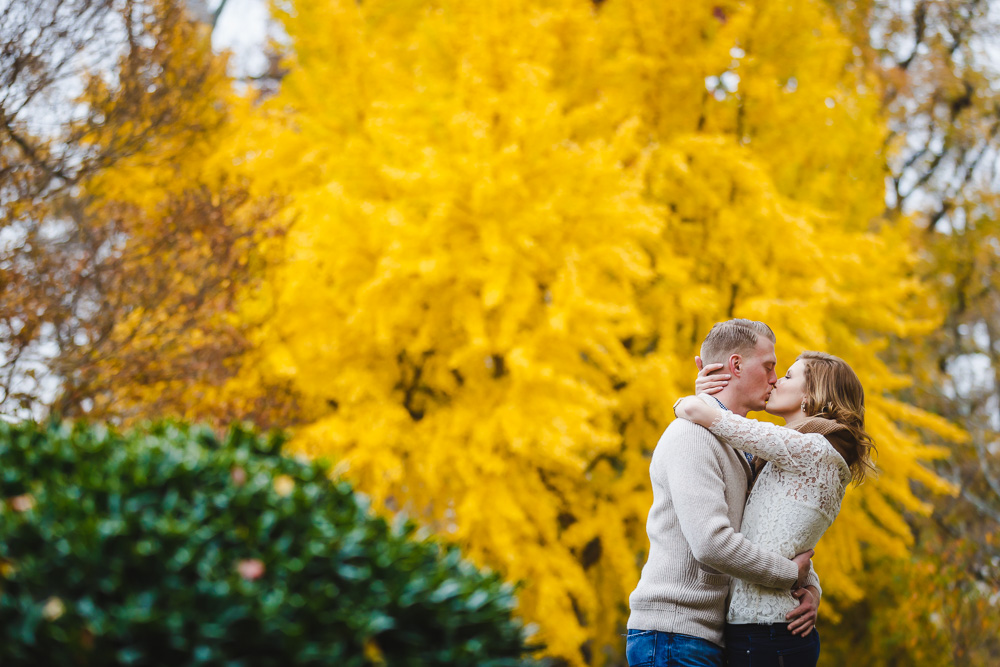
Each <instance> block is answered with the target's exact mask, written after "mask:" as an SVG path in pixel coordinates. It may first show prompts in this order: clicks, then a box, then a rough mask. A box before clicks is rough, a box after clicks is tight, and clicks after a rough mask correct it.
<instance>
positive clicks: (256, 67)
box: [209, 0, 268, 76]
mask: <svg viewBox="0 0 1000 667" xmlns="http://www.w3.org/2000/svg"><path fill="white" fill-rule="evenodd" d="M209 6H210V7H213V8H214V7H218V6H219V2H218V0H209ZM267 19H268V10H267V0H228V2H226V6H225V8H224V9H223V10H222V15H221V16H220V17H219V22H218V23H217V24H216V26H215V31H214V32H213V33H212V45H213V46H214V47H215V48H216V49H218V50H222V49H229V50H231V51H232V52H233V55H234V58H233V63H232V65H233V72H232V73H233V74H234V75H236V76H245V75H250V76H252V75H254V74H261V73H262V72H263V71H264V69H265V68H266V66H267V61H266V60H265V58H264V46H265V44H266V43H267V23H268V20H267Z"/></svg>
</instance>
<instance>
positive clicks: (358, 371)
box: [191, 0, 962, 664]
mask: <svg viewBox="0 0 1000 667" xmlns="http://www.w3.org/2000/svg"><path fill="white" fill-rule="evenodd" d="M278 13H279V15H280V16H281V18H282V20H283V22H284V25H285V28H286V30H287V33H288V35H289V37H290V50H289V53H288V63H287V66H288V68H289V74H288V76H287V77H286V78H285V79H284V81H283V82H282V86H281V89H280V91H279V93H278V94H277V96H275V97H274V98H273V99H271V100H269V101H267V102H266V103H264V104H263V105H261V106H260V107H259V108H254V109H250V108H248V109H246V111H245V116H244V117H241V118H240V119H239V123H238V125H239V127H240V129H241V134H239V135H238V136H235V137H234V138H233V139H232V140H231V141H230V142H229V143H227V144H225V145H222V146H220V147H219V152H220V154H221V155H222V156H223V158H222V161H224V162H225V161H227V160H228V162H227V164H230V165H231V164H233V163H234V162H238V164H237V166H236V167H235V168H233V169H232V171H233V172H235V173H236V174H237V175H238V176H239V177H240V178H245V179H246V180H247V181H248V182H249V183H251V185H250V186H249V187H250V188H251V191H252V192H253V193H255V194H256V195H257V196H259V197H263V196H269V197H275V196H276V197H278V198H279V199H280V201H282V202H283V203H284V204H283V206H282V207H281V209H280V211H279V212H278V213H277V215H276V216H275V217H274V219H273V221H272V224H273V225H275V226H276V227H277V228H285V227H287V229H288V233H287V236H284V237H282V238H280V239H278V240H275V241H271V242H267V243H263V244H260V245H259V246H258V250H259V252H260V253H261V254H262V256H264V257H265V258H266V259H267V266H268V267H269V268H268V269H267V278H266V280H265V282H264V284H263V286H262V287H261V288H260V289H256V288H255V289H253V290H248V291H246V292H245V293H244V297H243V299H242V300H241V303H240V306H239V309H238V311H237V312H238V314H239V316H240V318H241V319H242V321H243V322H251V323H254V324H256V325H257V326H256V331H255V334H254V336H253V339H252V343H253V346H252V347H253V349H252V351H251V352H249V353H248V354H247V355H246V356H245V357H244V359H243V364H242V370H241V372H240V373H239V374H238V376H237V377H236V378H234V379H233V380H232V381H230V382H228V383H227V384H226V385H225V387H224V388H223V389H222V390H221V391H222V394H224V395H236V396H238V395H247V396H260V395H262V394H264V393H265V390H264V387H265V386H267V385H269V384H270V385H274V384H278V383H286V384H287V385H288V386H290V387H291V388H292V389H291V391H292V392H293V393H294V395H295V397H296V401H297V403H296V404H297V405H298V406H299V411H298V412H297V414H296V416H295V421H298V422H301V423H303V424H306V426H304V427H303V428H301V429H300V430H299V432H298V436H297V439H296V444H297V446H298V447H299V448H300V449H301V450H302V451H304V452H308V453H310V454H312V455H316V456H329V457H331V458H333V459H335V460H337V461H338V462H339V463H338V465H339V470H340V471H341V472H342V473H343V474H344V475H346V476H347V477H348V478H350V479H352V480H353V481H354V482H355V483H357V484H358V486H359V487H360V488H361V489H362V490H364V491H366V492H367V493H369V494H370V495H371V496H372V497H373V498H374V500H375V502H376V505H377V506H378V507H380V508H383V509H385V510H388V511H395V512H404V513H406V514H407V515H409V516H411V517H413V518H414V519H416V520H418V521H420V522H421V523H423V524H424V525H426V526H428V527H430V528H432V529H434V530H436V531H439V532H440V533H442V534H443V535H445V536H447V537H449V538H450V539H455V540H458V541H459V542H461V543H463V544H464V545H465V547H466V549H467V551H468V553H469V554H470V555H472V556H473V557H474V558H475V559H476V560H478V561H480V562H482V563H485V564H490V565H492V566H494V567H497V568H499V569H500V570H502V571H503V572H504V573H505V574H506V575H507V576H509V577H510V578H512V579H516V580H520V581H523V582H524V587H523V589H522V593H521V607H522V611H523V613H524V614H525V615H526V616H527V617H528V618H529V619H531V620H533V621H535V622H536V623H538V624H539V627H540V638H541V639H542V640H543V641H545V642H546V643H547V644H548V647H549V652H550V653H551V654H553V655H556V656H560V657H562V658H563V659H565V660H566V661H568V662H570V663H572V664H582V663H586V662H600V661H602V660H603V656H605V655H607V651H611V653H612V654H614V653H617V652H619V651H620V650H621V642H620V639H619V638H618V637H617V636H616V634H615V633H616V632H617V631H618V630H620V628H621V625H622V622H623V620H624V616H625V614H626V611H627V610H626V609H625V600H626V597H627V595H628V592H629V591H630V590H631V588H632V587H633V586H634V584H635V582H636V581H637V578H638V570H639V567H640V565H641V563H642V550H643V548H644V545H645V535H644V531H643V523H644V518H645V514H646V511H647V509H648V507H649V502H650V498H649V495H648V473H647V465H648V462H647V457H648V454H649V451H650V450H651V448H652V447H653V445H654V444H655V442H656V439H657V437H658V436H659V433H660V432H661V431H662V429H663V427H664V426H665V425H666V423H667V422H668V420H669V405H670V404H671V403H672V402H673V399H674V397H676V396H677V395H679V394H681V393H687V392H688V391H690V387H691V382H692V377H691V376H692V368H693V367H692V361H691V360H692V358H693V356H694V354H695V352H696V350H697V346H698V343H699V342H700V340H701V337H702V336H703V335H704V333H705V332H706V331H707V329H708V328H709V326H710V324H711V323H712V322H713V321H716V320H719V319H725V318H727V317H731V316H747V317H753V318H757V319H764V320H767V321H768V322H770V323H771V324H772V325H773V326H774V328H775V330H776V331H777V333H778V336H779V348H778V349H779V357H780V359H782V360H784V361H785V362H787V363H790V362H791V360H792V359H793V358H794V356H795V354H797V353H798V352H799V351H800V350H802V349H824V350H828V351H830V352H833V353H836V354H839V355H841V356H844V357H845V358H847V359H848V360H849V361H850V362H851V363H852V364H853V365H854V366H855V368H856V369H857V370H858V372H859V374H860V375H861V377H862V380H863V381H864V382H865V385H866V387H867V388H868V391H869V396H870V399H869V405H870V411H869V422H870V425H871V430H872V431H873V432H874V434H875V436H876V439H877V440H878V441H879V444H880V451H881V458H880V462H881V464H882V468H883V470H884V473H883V475H882V476H881V478H880V479H879V481H878V482H877V483H873V484H870V485H866V486H865V487H862V489H860V490H858V491H854V492H852V493H851V494H850V495H849V499H848V501H847V503H846V504H845V509H844V513H843V515H842V517H841V518H840V520H839V521H838V522H837V524H836V525H835V527H834V529H833V530H832V531H831V533H830V534H829V535H828V537H827V538H825V539H824V541H823V543H822V544H821V547H820V552H819V555H818V557H817V564H818V567H819V570H820V573H821V576H823V577H824V580H825V582H826V585H827V591H828V593H829V594H830V595H831V596H833V597H837V596H839V597H840V598H841V599H847V600H851V599H857V598H858V597H860V596H861V595H862V591H861V590H860V589H859V587H857V586H856V585H855V584H854V583H853V575H854V573H855V572H856V571H857V570H858V569H859V568H860V567H861V566H862V557H863V552H862V545H863V544H865V543H867V544H872V545H873V546H874V547H875V548H876V549H878V550H880V551H887V552H889V553H893V554H897V555H900V554H902V553H904V551H905V549H906V545H907V544H908V540H909V539H910V535H909V531H908V528H907V526H906V524H905V523H904V522H903V521H902V519H901V516H900V513H899V510H900V508H906V509H909V510H915V511H920V510H922V509H923V505H922V504H921V503H920V502H919V501H918V500H917V498H916V497H915V496H914V495H913V494H912V493H911V491H910V486H909V485H910V481H911V480H918V481H921V482H923V483H924V484H927V485H930V486H932V487H933V488H937V489H939V490H943V489H944V488H945V486H944V485H943V484H942V483H941V482H939V481H938V480H937V478H935V477H934V476H933V475H931V474H930V473H928V472H927V471H926V470H925V469H924V468H923V467H921V465H920V463H919V461H920V460H921V459H927V458H930V457H933V456H935V455H937V454H938V452H937V450H934V449H931V448H927V447H923V446H922V445H921V444H920V441H919V439H918V438H916V437H915V435H914V433H915V429H917V428H931V429H933V430H936V431H937V432H939V433H941V434H942V435H943V436H945V437H951V438H961V437H962V435H961V433H960V432H958V431H957V430H955V429H953V428H951V427H949V426H948V425H947V424H945V423H943V422H941V421H940V420H937V419H935V418H933V417H932V416H930V415H927V414H924V413H921V412H919V411H918V410H915V409H913V408H911V407H909V406H907V405H904V404H900V403H898V402H896V401H894V400H892V399H891V398H889V395H888V392H889V391H891V390H893V389H897V388H899V387H900V386H902V385H903V384H905V383H906V379H905V378H902V377H899V376H896V375H894V374H893V373H892V372H890V370H889V369H888V368H887V367H886V366H885V365H884V364H883V363H882V362H881V361H879V358H878V353H879V352H880V351H881V350H882V349H883V348H884V346H885V344H886V341H887V340H888V338H889V336H893V337H896V338H897V339H899V340H906V339H907V338H908V337H913V336H917V335H920V334H921V333H922V332H925V331H926V330H927V329H928V328H929V327H931V326H933V325H934V323H935V322H936V318H937V314H936V313H934V312H932V311H926V310H924V307H923V306H922V305H921V303H922V299H921V293H920V289H919V287H918V285H917V284H916V282H915V281H914V280H913V279H912V262H913V257H912V255H911V252H910V251H909V250H908V245H907V239H908V233H909V229H908V225H907V222H906V220H905V219H904V220H900V221H897V222H894V223H893V224H889V223H885V222H879V214H880V213H881V211H882V177H883V175H884V174H883V170H882V164H883V161H882V156H881V155H880V151H881V150H882V145H883V140H884V137H885V132H886V130H885V125H884V122H883V119H882V117H881V114H880V110H879V105H878V99H876V98H874V97H873V95H872V93H870V92H869V90H871V89H872V87H871V82H869V81H868V80H867V79H866V78H865V75H864V71H863V69H861V68H859V67H857V66H856V64H855V61H854V58H853V57H852V51H851V44H850V42H849V41H848V40H847V39H845V37H844V36H843V35H842V34H841V33H840V32H839V30H838V24H837V22H836V20H835V18H834V17H833V16H831V15H830V12H829V9H828V7H827V5H826V4H825V3H823V2H820V1H818V0H816V1H810V0H799V1H798V2H790V3H781V5H780V6H777V4H776V3H767V2H739V3H737V2H720V3H717V4H716V5H715V6H699V5H691V4H690V3H682V2H665V3H647V2H641V1H638V0H635V1H633V0H607V1H606V2H603V3H599V4H595V3H591V2H587V1H586V0H549V1H547V2H519V1H517V0H494V1H492V2H484V3H470V2H460V1H458V0H440V1H438V2H423V1H417V0H410V1H405V0H396V1H389V0H383V1H381V2H379V1H373V2H365V3H362V4H360V5H359V4H358V3H355V2H351V1H348V0H342V1H341V0H323V1H318V0H317V1H301V2H296V3H279V4H278ZM803 26H807V27H808V29H806V30H803ZM227 156H228V157H227ZM234 156H237V157H238V160H234V159H233V157H234ZM200 408H201V409H202V410H204V411H210V410H211V409H212V404H211V401H207V402H205V403H202V404H201V406H200ZM191 409H192V410H194V411H197V410H198V407H194V406H192V408H191Z"/></svg>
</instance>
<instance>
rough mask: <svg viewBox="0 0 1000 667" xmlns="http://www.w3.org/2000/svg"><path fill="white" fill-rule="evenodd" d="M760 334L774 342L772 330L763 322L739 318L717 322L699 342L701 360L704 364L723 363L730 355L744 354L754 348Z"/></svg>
mask: <svg viewBox="0 0 1000 667" xmlns="http://www.w3.org/2000/svg"><path fill="white" fill-rule="evenodd" d="M761 336H764V337H765V338H767V339H768V340H770V341H771V342H772V343H774V342H775V337H774V332H773V331H771V327H769V326H767V325H766V324H764V323H763V322H758V321H756V320H745V319H741V318H738V319H734V320H727V321H725V322H718V323H716V324H715V326H713V327H712V330H711V331H709V332H708V335H707V336H705V341H704V342H703V343H702V344H701V360H702V362H703V363H705V364H724V363H726V361H727V360H728V359H729V357H730V355H733V354H739V355H742V356H746V355H747V354H749V353H750V352H753V351H754V349H756V347H757V341H758V340H759V339H760V337H761Z"/></svg>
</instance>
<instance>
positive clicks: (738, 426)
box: [709, 412, 831, 472]
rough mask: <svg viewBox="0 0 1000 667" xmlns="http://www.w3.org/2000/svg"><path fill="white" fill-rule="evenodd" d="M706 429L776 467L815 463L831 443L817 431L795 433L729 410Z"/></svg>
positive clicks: (803, 468) (805, 467) (794, 467)
mask: <svg viewBox="0 0 1000 667" xmlns="http://www.w3.org/2000/svg"><path fill="white" fill-rule="evenodd" d="M709 430H710V431H711V432H712V433H714V434H715V435H717V436H718V437H719V438H721V439H722V440H723V441H724V442H725V443H726V444H728V445H729V446H730V447H733V448H735V449H742V450H743V451H746V452H750V453H751V454H753V455H754V456H759V457H760V458H762V459H764V460H765V461H770V462H771V463H773V464H774V465H776V466H778V467H779V468H784V469H785V470H795V471H799V472H804V471H806V470H808V469H810V468H814V467H815V466H816V465H818V464H819V463H820V461H821V460H822V459H823V458H824V457H825V456H826V455H827V451H828V449H829V448H830V447H831V445H830V444H829V442H827V439H826V438H825V437H824V436H822V435H820V434H819V433H799V432H798V431H796V430H793V429H790V428H785V427H784V426H776V425H775V424H771V423H769V422H761V421H757V420H756V419H747V418H746V417H740V416H739V415H735V414H733V413H732V412H723V413H722V415H721V416H719V417H718V418H717V419H716V420H715V421H713V422H712V425H711V426H710V427H709Z"/></svg>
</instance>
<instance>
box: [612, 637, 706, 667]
mask: <svg viewBox="0 0 1000 667" xmlns="http://www.w3.org/2000/svg"><path fill="white" fill-rule="evenodd" d="M625 658H626V659H627V660H628V665H629V667H722V647H721V646H717V645H715V644H713V643H712V642H710V641H708V640H707V639H702V638H701V637H692V636H691V635H681V634H677V633H674V632H658V631H656V630H629V631H628V636H627V637H626V638H625Z"/></svg>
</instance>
